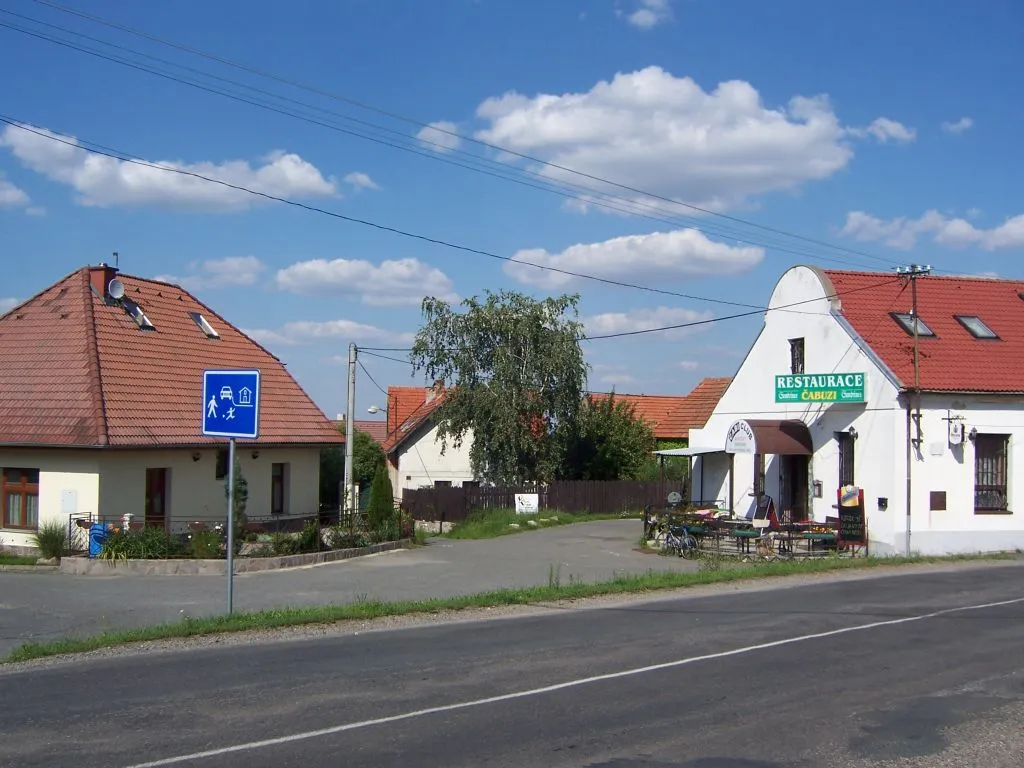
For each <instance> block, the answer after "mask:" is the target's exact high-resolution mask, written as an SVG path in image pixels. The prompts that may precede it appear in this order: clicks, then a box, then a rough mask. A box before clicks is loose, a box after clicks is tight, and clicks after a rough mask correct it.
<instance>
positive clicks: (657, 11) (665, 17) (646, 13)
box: [626, 0, 672, 29]
mask: <svg viewBox="0 0 1024 768" xmlns="http://www.w3.org/2000/svg"><path fill="white" fill-rule="evenodd" d="M671 19H672V8H671V7H670V6H669V2H668V0H639V7H638V8H637V9H636V10H635V11H633V12H632V13H631V14H629V15H628V16H626V21H628V22H629V23H630V24H632V25H633V26H634V27H636V28H637V29H652V28H654V27H656V26H658V25H659V24H661V23H663V22H666V21H670V20H671Z"/></svg>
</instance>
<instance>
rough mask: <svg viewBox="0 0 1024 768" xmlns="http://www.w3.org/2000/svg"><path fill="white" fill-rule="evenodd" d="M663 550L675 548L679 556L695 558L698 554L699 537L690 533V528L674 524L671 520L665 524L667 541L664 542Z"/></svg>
mask: <svg viewBox="0 0 1024 768" xmlns="http://www.w3.org/2000/svg"><path fill="white" fill-rule="evenodd" d="M662 549H663V550H675V553H676V554H677V555H679V557H685V558H693V557H696V556H697V551H698V546H697V539H696V538H695V537H694V536H693V534H691V533H690V529H689V528H688V527H687V526H686V524H685V523H684V524H683V525H672V522H671V521H669V522H668V524H667V525H666V526H665V541H664V543H663V544H662Z"/></svg>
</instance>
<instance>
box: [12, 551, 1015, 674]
mask: <svg viewBox="0 0 1024 768" xmlns="http://www.w3.org/2000/svg"><path fill="white" fill-rule="evenodd" d="M1015 559H1019V556H1018V555H1017V554H1005V555H999V554H993V555H960V556H951V557H909V558H908V557H889V558H857V559H852V558H851V559H839V558H821V559H815V560H804V561H777V562H769V563H763V564H747V565H740V566H731V567H724V568H720V569H714V570H702V571H699V572H696V573H680V572H678V571H650V572H648V573H645V574H640V575H622V576H619V577H617V578H615V579H612V580H611V581H604V582H597V583H591V584H585V583H576V582H572V583H569V584H564V585H563V584H561V582H560V580H554V579H553V578H552V577H551V576H550V575H549V578H548V585H547V586H538V587H527V588H521V589H500V590H496V591H493V592H484V593H481V594H476V595H465V596H462V597H445V598H435V599H431V600H417V601H399V602H378V601H358V602H355V603H350V604H348V605H326V606H315V607H303V608H286V609H281V610H269V611H257V612H253V613H234V614H232V615H230V616H216V617H212V618H207V619H185V620H183V621H180V622H175V623H172V624H159V625H156V626H152V627H144V628H141V629H127V630H111V631H107V632H103V633H102V634H99V635H93V636H91V637H82V638H74V637H70V638H66V639H63V640H56V641H53V642H48V643H34V642H29V643H25V644H24V645H22V646H20V647H19V648H16V649H14V650H13V651H11V653H10V654H8V656H7V657H6V658H5V659H4V660H3V663H7V664H10V663H15V662H22V661H30V660H32V659H40V658H44V657H47V656H59V655H63V654H71V653H85V652H87V651H95V650H98V649H100V648H109V647H113V646H119V645H128V644H130V643H139V642H145V641H152V640H167V639H171V638H185V637H196V636H200V635H214V634H219V633H225V632H245V631H248V630H269V629H276V628H280V627H294V626H301V625H304V624H327V623H335V622H342V621H365V620H367V619H376V618H381V617H384V616H404V615H410V614H430V613H440V612H442V611H461V610H468V609H472V608H493V607H497V606H507V605H531V604H537V603H546V602H556V601H562V600H579V599H581V598H587V597H598V596H601V595H616V594H626V593H645V592H655V591H658V590H666V589H678V588H681V587H696V586H701V585H706V584H717V583H723V582H731V581H740V580H747V579H758V578H764V577H768V576H796V575H800V574H813V573H824V572H828V571H843V570H854V569H865V568H876V567H879V566H894V565H911V564H919V563H947V562H958V561H968V560H1015Z"/></svg>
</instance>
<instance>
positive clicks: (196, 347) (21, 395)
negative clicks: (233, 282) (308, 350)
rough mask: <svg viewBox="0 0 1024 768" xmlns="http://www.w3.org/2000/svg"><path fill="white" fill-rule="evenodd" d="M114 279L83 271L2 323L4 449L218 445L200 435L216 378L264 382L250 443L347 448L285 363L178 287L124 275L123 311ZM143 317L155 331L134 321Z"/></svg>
mask: <svg viewBox="0 0 1024 768" xmlns="http://www.w3.org/2000/svg"><path fill="white" fill-rule="evenodd" d="M115 274H116V272H115V270H113V269H111V268H109V267H84V268H82V269H79V270H77V271H75V272H73V273H71V274H70V275H68V276H67V277H65V278H64V279H62V280H60V281H59V282H57V283H55V284H54V285H52V286H50V287H49V288H47V289H45V290H44V291H42V292H41V293H40V294H38V295H37V296H35V297H33V298H31V299H29V300H28V301H26V302H24V303H22V304H21V305H19V306H17V307H14V308H13V309H11V310H10V311H9V312H7V313H6V314H4V315H2V316H0V359H2V360H3V365H0V445H3V444H6V445H12V444H14V445H36V446H89V447H103V446H111V447H159V446H166V447H170V446H198V445H206V444H211V443H214V442H218V439H217V438H207V437H203V436H202V434H201V424H200V422H201V418H202V409H203V403H202V398H203V393H202V378H203V371H204V370H205V369H209V368H255V369H259V370H260V372H261V383H260V386H261V401H260V436H259V438H258V439H257V440H255V441H243V442H247V443H251V442H256V443H260V444H269V445H277V444H281V445H318V444H326V443H337V442H339V441H340V439H341V436H340V435H339V433H338V431H337V430H336V429H335V428H334V425H333V424H332V423H331V421H330V419H328V418H327V417H326V416H325V415H324V414H323V412H322V411H321V410H320V409H319V408H318V407H317V406H316V405H315V404H314V403H313V401H312V400H311V399H310V398H309V396H308V395H307V394H306V393H305V392H304V391H303V389H302V388H301V387H300V386H299V385H298V383H297V382H296V381H295V379H294V378H292V376H291V374H289V373H288V371H287V369H286V368H285V366H284V364H283V363H281V361H280V360H278V359H277V358H276V357H274V356H273V355H272V354H271V353H270V352H268V351H267V350H266V349H264V348H263V347H262V346H260V345H259V344H257V343H256V342H255V341H253V340H252V339H250V338H249V337H248V336H246V335H245V334H244V333H242V332H241V331H239V330H238V329H237V328H235V327H234V326H233V325H231V324H230V323H229V322H228V321H227V320H225V319H224V318H223V317H221V316H220V315H218V314H217V313H216V312H214V311H213V310H212V309H210V308H209V307H207V306H206V305H204V304H202V303H201V302H200V301H198V300H197V299H196V298H195V297H194V296H192V295H191V294H189V293H188V292H187V291H185V290H183V289H182V288H180V287H178V286H175V285H171V284H169V283H164V282H160V281H156V280H148V279H144V278H140V277H132V276H130V275H122V274H116V277H117V279H118V280H120V282H121V283H122V284H123V285H124V289H125V293H124V298H123V299H122V300H120V301H118V300H114V299H112V298H110V297H109V296H107V295H106V286H107V285H109V283H110V279H112V278H113V277H114V276H115ZM136 307H137V308H138V309H139V310H140V311H141V313H142V315H137V317H139V318H140V319H141V317H142V316H143V315H144V317H145V318H146V320H147V321H148V322H149V324H150V325H151V326H152V327H151V328H148V329H147V328H144V327H142V326H143V325H145V322H143V323H142V325H140V323H139V322H137V320H136V319H134V318H133V317H132V315H131V314H130V310H132V309H133V308H136ZM193 315H195V316H196V318H194V317H193ZM199 316H201V317H202V318H204V319H205V320H206V321H207V323H208V324H209V326H210V328H211V329H212V330H213V331H214V332H215V333H216V334H217V336H216V337H211V336H209V335H208V334H207V333H206V331H205V330H204V329H203V328H202V327H201V325H200V321H199V320H198V319H197V318H198V317H199ZM220 442H223V440H220Z"/></svg>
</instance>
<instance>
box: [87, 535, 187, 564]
mask: <svg viewBox="0 0 1024 768" xmlns="http://www.w3.org/2000/svg"><path fill="white" fill-rule="evenodd" d="M184 549H185V548H184V546H183V544H182V541H181V539H179V538H175V537H172V536H169V535H168V534H167V532H166V531H165V530H164V529H163V528H157V527H147V528H142V529H140V530H137V531H133V530H131V529H129V530H120V529H115V530H113V531H111V532H110V534H109V535H108V536H107V538H106V540H105V541H104V542H103V548H102V549H101V550H100V559H102V560H164V559H166V558H169V557H180V556H181V555H182V554H184Z"/></svg>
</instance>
